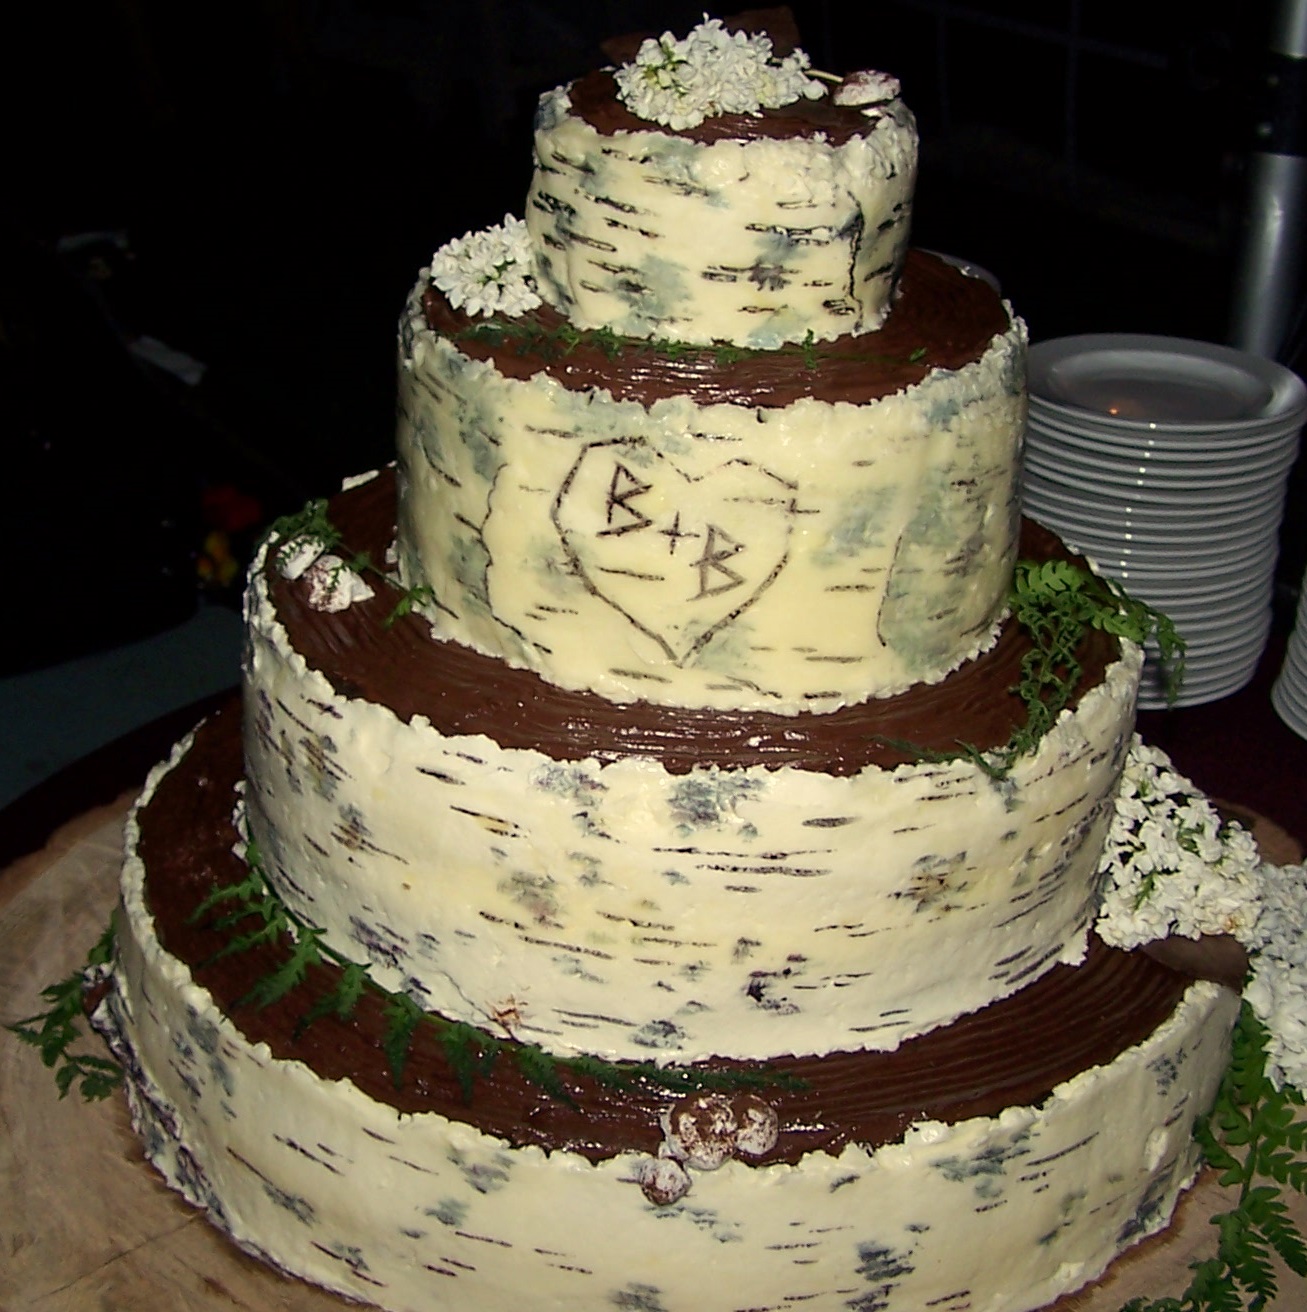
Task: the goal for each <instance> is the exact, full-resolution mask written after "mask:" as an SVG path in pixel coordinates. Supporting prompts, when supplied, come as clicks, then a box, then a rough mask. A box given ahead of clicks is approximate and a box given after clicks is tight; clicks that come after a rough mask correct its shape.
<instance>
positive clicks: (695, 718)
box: [267, 470, 1118, 775]
mask: <svg viewBox="0 0 1307 1312" xmlns="http://www.w3.org/2000/svg"><path fill="white" fill-rule="evenodd" d="M394 498H395V479H394V474H393V472H392V471H391V470H383V471H382V472H381V473H380V474H379V475H378V476H377V477H376V478H374V479H372V480H371V481H369V482H367V483H363V484H361V485H359V486H357V487H354V488H352V489H350V490H349V491H348V492H344V493H342V494H340V495H339V496H338V497H336V498H335V499H333V501H332V502H331V506H330V511H329V514H330V517H331V520H332V522H333V524H334V525H335V526H336V527H337V528H338V529H339V530H340V532H341V534H342V536H343V540H344V545H343V547H342V549H341V550H342V554H344V555H349V554H351V553H356V552H361V551H365V552H367V553H369V555H370V557H371V559H373V560H382V559H384V557H385V553H386V550H387V548H388V547H389V546H390V544H391V541H392V540H393V536H394V524H395V518H394V514H395V505H394ZM1020 554H1021V556H1023V557H1027V558H1032V559H1037V560H1046V559H1049V558H1055V557H1056V558H1064V559H1076V558H1075V557H1071V556H1070V555H1069V553H1068V552H1067V551H1066V549H1065V548H1064V547H1063V546H1062V545H1061V543H1060V542H1059V541H1058V539H1057V538H1056V537H1055V536H1054V535H1053V534H1052V533H1050V532H1049V531H1048V530H1047V529H1044V528H1041V527H1039V526H1038V525H1036V524H1033V523H1031V522H1029V521H1027V522H1026V523H1025V524H1024V525H1023V530H1022V539H1021V548H1020ZM267 568H268V580H269V587H270V589H271V595H272V599H273V602H274V605H275V607H276V611H277V615H278V617H279V618H280V620H281V621H282V623H283V624H284V625H285V627H286V630H287V633H288V635H289V637H290V641H291V644H292V646H293V647H294V648H295V649H296V650H297V651H298V652H299V653H300V654H301V655H302V656H303V657H304V658H305V659H306V660H307V661H308V663H309V664H310V665H311V666H313V667H314V668H316V669H318V670H320V671H321V672H322V674H323V675H324V676H325V677H326V678H327V680H328V681H329V682H330V683H331V684H332V686H333V687H334V688H335V689H336V691H337V692H339V693H340V694H341V695H342V696H347V697H362V698H365V699H367V700H369V701H372V702H377V703H380V704H382V705H385V706H389V707H390V708H391V709H392V710H393V711H394V713H395V714H396V715H397V716H398V717H399V718H400V719H402V720H404V721H411V720H412V719H413V717H414V716H419V715H420V716H425V717H426V718H427V719H428V720H429V721H430V722H431V724H432V726H433V727H434V728H435V729H436V730H438V731H439V732H440V733H442V734H445V735H448V736H456V735H462V734H484V735H486V736H487V737H489V738H493V739H494V740H495V741H496V742H498V743H499V744H500V745H501V746H503V747H507V748H524V749H536V750H538V751H541V752H543V753H545V754H546V755H548V756H551V757H553V758H554V759H555V760H566V761H575V760H583V759H586V758H591V757H592V758H594V759H596V760H599V761H612V760H616V759H619V758H622V757H627V756H633V755H635V756H647V757H651V758H653V759H654V760H657V761H659V762H660V763H661V764H662V765H663V766H664V768H666V769H667V770H669V771H671V772H672V773H676V774H681V773H685V772H687V771H689V770H691V769H693V768H695V767H696V766H699V767H704V766H718V767H721V768H723V769H738V768H742V767H747V766H756V765H761V766H769V767H779V766H794V767H797V768H799V769H805V770H820V771H824V772H826V773H828V774H836V775H850V774H854V773H856V772H857V771H858V770H861V769H863V768H864V767H865V766H868V765H876V766H881V767H884V768H893V767H894V766H896V765H900V764H903V763H905V762H909V761H912V760H915V759H918V754H929V753H938V752H954V751H956V750H957V749H958V747H959V745H960V744H964V743H965V744H967V745H969V746H971V747H975V748H978V749H980V750H982V751H984V750H988V749H991V748H995V747H1001V746H1003V745H1005V744H1006V743H1007V742H1008V740H1009V738H1010V737H1011V735H1012V732H1013V730H1014V728H1015V727H1016V726H1017V725H1018V724H1020V723H1023V722H1024V718H1025V706H1024V703H1023V702H1022V701H1021V699H1020V697H1019V696H1018V695H1017V694H1016V692H1015V691H1014V688H1015V687H1016V685H1017V684H1018V683H1019V681H1020V678H1021V663H1022V660H1023V658H1024V657H1025V655H1026V653H1027V652H1029V651H1030V647H1031V644H1030V639H1029V637H1028V636H1027V635H1026V634H1025V633H1024V631H1023V630H1022V629H1021V628H1020V626H1018V625H1017V624H1015V623H1013V622H1010V621H1009V622H1008V623H1007V624H1005V625H1004V627H1003V630H1002V632H1001V633H1000V635H999V638H998V641H997V642H996V643H995V644H994V646H993V647H992V648H991V649H990V650H989V651H987V652H985V653H984V654H982V655H981V656H979V657H977V658H976V659H975V660H972V661H969V662H967V663H966V664H964V665H963V666H962V667H961V668H959V669H957V670H955V671H954V672H953V673H952V674H951V675H949V677H948V678H947V679H945V680H944V681H943V682H942V683H938V684H932V685H929V686H924V685H923V686H918V687H915V688H911V689H909V690H908V691H907V692H905V693H901V694H899V695H897V696H894V697H886V698H874V699H871V700H869V701H865V702H861V703H858V704H857V705H853V706H847V707H844V708H842V709H840V710H837V711H830V712H826V713H823V714H800V715H782V714H777V713H771V712H765V711H718V710H701V709H698V708H681V707H669V706H651V705H649V704H647V703H643V702H633V703H630V702H628V703H619V702H610V701H607V700H605V699H604V698H602V697H599V696H596V695H595V694H593V693H587V692H573V691H569V690H567V689H563V688H559V687H556V686H555V685H553V684H551V683H548V682H546V681H545V680H544V679H542V678H540V676H539V675H537V674H535V673H533V672H531V671H528V670H519V669H513V668H511V667H510V666H508V665H506V664H504V663H503V662H502V661H500V660H497V659H495V658H493V657H490V656H485V655H482V654H481V653H479V652H476V651H473V650H472V649H470V648H468V647H463V646H461V645H459V644H457V643H454V642H446V641H437V640H434V639H433V638H432V637H431V632H430V629H429V627H428V625H427V623H426V621H425V620H423V619H422V618H421V617H419V616H417V615H413V614H410V615H406V616H403V617H401V618H400V619H399V620H398V621H396V622H394V623H391V624H389V625H388V623H387V621H388V619H389V618H390V615H391V612H392V611H393V610H394V607H395V603H396V600H397V594H396V593H395V592H393V591H392V590H391V589H389V588H387V587H385V586H384V585H383V586H378V587H377V589H376V594H377V595H375V596H374V597H373V598H372V599H371V600H369V601H364V602H358V603H355V604H354V605H352V606H351V607H349V609H348V610H346V611H343V612H340V613H335V614H332V613H322V612H319V611H316V610H314V609H313V608H312V607H311V606H310V605H309V601H308V585H307V584H306V583H305V582H304V581H302V580H299V581H296V582H288V581H287V580H285V579H283V578H282V577H281V576H280V574H278V573H277V571H276V569H275V567H267ZM1117 654H1118V647H1117V642H1116V639H1115V638H1112V637H1111V636H1109V635H1108V634H1106V633H1103V632H1101V631H1099V630H1092V631H1090V632H1089V633H1088V634H1087V635H1086V637H1085V639H1084V641H1083V642H1082V644H1081V650H1080V652H1079V654H1078V658H1079V660H1080V663H1081V666H1082V669H1083V673H1082V676H1081V680H1080V683H1079V685H1078V692H1077V697H1078V695H1079V693H1082V692H1083V691H1085V690H1086V689H1088V688H1091V687H1093V686H1095V685H1097V684H1098V683H1099V682H1100V681H1101V680H1102V677H1103V672H1104V670H1105V669H1106V667H1107V665H1108V664H1109V663H1110V662H1111V661H1112V660H1113V659H1115V657H1116V656H1117ZM908 745H910V746H908Z"/></svg>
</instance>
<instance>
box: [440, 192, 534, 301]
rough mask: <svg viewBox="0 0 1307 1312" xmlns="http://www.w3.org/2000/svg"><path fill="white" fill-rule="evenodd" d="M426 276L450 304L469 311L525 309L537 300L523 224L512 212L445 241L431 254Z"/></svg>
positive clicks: (529, 245)
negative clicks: (494, 221)
mask: <svg viewBox="0 0 1307 1312" xmlns="http://www.w3.org/2000/svg"><path fill="white" fill-rule="evenodd" d="M430 278H431V281H432V282H433V283H435V285H436V286H437V287H439V288H440V290H441V291H442V292H444V293H445V295H446V296H448V297H449V303H450V304H451V305H452V306H453V307H454V308H455V309H463V310H466V311H467V312H468V314H487V315H489V314H524V313H525V312H526V311H527V310H534V309H535V307H536V306H537V305H539V304H540V297H539V296H538V295H537V294H536V289H535V282H534V280H533V279H532V277H531V242H530V238H529V237H528V236H527V230H526V224H525V223H524V222H523V221H522V220H521V219H515V218H514V217H513V216H512V215H511V214H505V215H504V221H503V223H500V224H496V225H495V226H494V227H492V228H484V229H482V231H480V232H468V233H464V235H463V236H461V237H455V238H454V240H453V241H449V242H446V243H445V244H444V245H443V246H442V247H441V248H440V249H439V250H438V251H437V252H436V253H435V254H434V255H433V256H432V257H431V269H430Z"/></svg>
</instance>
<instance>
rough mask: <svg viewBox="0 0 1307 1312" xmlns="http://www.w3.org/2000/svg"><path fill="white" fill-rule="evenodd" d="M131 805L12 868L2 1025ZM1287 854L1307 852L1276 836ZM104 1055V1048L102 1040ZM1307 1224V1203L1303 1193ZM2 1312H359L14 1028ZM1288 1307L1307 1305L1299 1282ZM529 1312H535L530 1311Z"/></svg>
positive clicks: (69, 952) (4, 1156) (1207, 1181)
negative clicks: (197, 1191)
mask: <svg viewBox="0 0 1307 1312" xmlns="http://www.w3.org/2000/svg"><path fill="white" fill-rule="evenodd" d="M127 803H128V799H127V797H126V796H124V797H120V798H118V799H116V800H115V801H113V802H112V803H110V804H108V805H106V806H101V807H98V808H95V809H93V810H91V811H88V812H87V813H86V814H84V815H82V816H80V817H78V818H77V819H76V820H74V821H72V822H71V823H69V824H67V825H65V826H64V827H62V828H61V829H60V830H59V831H58V832H57V833H56V834H55V835H54V836H53V838H52V839H51V841H50V842H49V843H48V844H47V845H46V847H45V848H43V849H42V850H41V851H39V852H37V853H33V854H31V855H29V856H27V857H26V858H24V859H22V860H20V861H18V862H16V863H14V864H12V865H11V866H10V867H9V868H8V869H7V870H5V871H3V873H0V1025H9V1024H12V1023H14V1022H15V1021H17V1020H19V1019H21V1018H23V1017H25V1016H27V1015H30V1014H32V1013H33V1012H36V1011H39V1010H40V1006H41V1004H40V1000H39V994H40V991H41V989H42V988H44V987H45V986H46V985H47V984H50V983H53V982H55V981H57V980H60V979H62V978H64V977H66V976H67V975H68V974H69V973H70V972H71V971H72V970H74V969H75V968H76V967H77V966H78V965H79V964H80V963H81V962H82V961H83V960H84V959H85V955H86V952H87V950H88V948H89V947H90V945H91V944H92V943H93V942H94V941H95V940H96V939H97V938H98V937H99V935H100V932H101V930H102V928H103V926H104V924H105V922H106V919H107V917H108V914H109V910H110V908H111V906H112V904H113V901H114V896H115V889H116V879H117V870H118V864H119V859H120V850H121V836H122V823H123V819H124V816H125V814H126V809H127ZM1264 841H1265V842H1266V844H1267V846H1268V847H1271V848H1273V849H1274V851H1275V853H1276V854H1277V855H1284V856H1295V855H1297V854H1299V852H1300V849H1298V848H1297V845H1296V844H1295V843H1294V842H1293V840H1291V839H1289V838H1288V836H1287V835H1285V834H1283V833H1282V832H1281V831H1278V830H1277V829H1275V828H1274V827H1272V828H1270V829H1268V830H1266V831H1265V833H1264ZM87 1043H88V1045H93V1046H92V1050H98V1041H96V1040H94V1039H93V1038H89V1037H88V1039H87ZM1226 1205H1227V1201H1226V1195H1225V1194H1224V1192H1223V1191H1222V1190H1220V1189H1218V1188H1217V1186H1216V1185H1215V1183H1214V1181H1213V1180H1212V1179H1211V1177H1210V1176H1208V1177H1205V1178H1204V1179H1203V1180H1202V1181H1200V1183H1199V1185H1198V1186H1197V1187H1196V1188H1195V1189H1194V1191H1193V1192H1192V1193H1191V1194H1190V1195H1189V1196H1188V1197H1187V1198H1186V1199H1185V1200H1184V1202H1183V1203H1182V1204H1181V1209H1180V1213H1179V1216H1178V1222H1177V1224H1176V1225H1174V1226H1173V1227H1172V1228H1171V1229H1170V1230H1169V1231H1167V1232H1166V1234H1164V1235H1161V1236H1158V1237H1156V1238H1154V1239H1151V1240H1147V1241H1145V1243H1144V1244H1142V1245H1140V1247H1139V1248H1138V1249H1136V1250H1134V1251H1133V1252H1131V1253H1130V1254H1127V1255H1126V1257H1125V1258H1123V1259H1122V1260H1121V1261H1119V1262H1118V1263H1116V1264H1115V1265H1114V1266H1113V1268H1112V1269H1111V1270H1110V1271H1109V1273H1108V1275H1107V1276H1106V1277H1105V1279H1104V1280H1103V1281H1101V1282H1099V1283H1098V1284H1097V1285H1095V1286H1093V1287H1092V1288H1090V1289H1089V1290H1087V1291H1084V1292H1082V1293H1080V1294H1077V1295H1072V1296H1069V1297H1067V1298H1065V1299H1063V1300H1062V1301H1061V1302H1060V1303H1059V1304H1058V1305H1057V1308H1058V1312H1116V1309H1118V1308H1120V1306H1121V1305H1122V1303H1124V1302H1125V1301H1126V1300H1128V1299H1130V1298H1132V1297H1135V1296H1136V1295H1139V1294H1146V1295H1149V1296H1153V1297H1157V1296H1160V1295H1163V1294H1176V1293H1178V1292H1179V1291H1180V1290H1181V1289H1182V1288H1183V1287H1184V1285H1185V1283H1186V1281H1187V1278H1188V1277H1187V1271H1188V1266H1189V1264H1190V1262H1192V1261H1193V1260H1195V1258H1199V1257H1204V1256H1207V1255H1209V1254H1210V1252H1211V1251H1212V1246H1213V1244H1214V1241H1215V1231H1214V1229H1213V1227H1212V1226H1210V1225H1209V1224H1208V1218H1209V1217H1210V1216H1211V1215H1212V1214H1213V1213H1215V1212H1218V1211H1220V1210H1223V1208H1224V1207H1225V1206H1226ZM1292 1206H1293V1208H1294V1212H1295V1217H1296V1220H1297V1224H1298V1225H1299V1227H1300V1228H1302V1229H1304V1230H1307V1199H1303V1198H1301V1197H1295V1198H1294V1199H1293V1200H1292ZM0 1254H3V1255H4V1257H3V1260H0V1307H2V1308H4V1309H5V1310H6V1312H92V1310H94V1312H140V1309H142V1308H154V1307H157V1306H159V1293H160V1291H161V1290H167V1291H168V1301H167V1306H168V1308H169V1309H170V1312H230V1310H231V1309H237V1308H240V1309H258V1310H259V1312H343V1309H344V1308H345V1307H346V1306H348V1305H347V1304H346V1303H344V1302H343V1301H342V1300H340V1299H337V1298H335V1297H334V1296H332V1295H330V1294H326V1293H324V1292H323V1291H321V1290H317V1289H314V1288H312V1287H310V1286H308V1285H305V1284H302V1283H300V1282H298V1281H295V1280H291V1279H288V1278H286V1277H283V1276H281V1275H280V1274H278V1273H277V1272H275V1271H273V1270H271V1269H269V1268H267V1267H264V1266H263V1265H261V1264H260V1263H258V1262H256V1261H255V1260H253V1259H252V1258H249V1257H247V1256H246V1255H244V1254H243V1253H241V1252H240V1251H238V1250H237V1249H236V1248H235V1247H234V1246H232V1245H231V1244H229V1243H228V1242H227V1241H226V1240H225V1239H224V1238H223V1237H222V1236H221V1235H220V1234H219V1233H218V1232H217V1231H216V1230H215V1229H213V1228H212V1227H211V1226H209V1225H208V1224H206V1223H205V1221H204V1219H203V1216H202V1214H201V1213H200V1212H198V1211H197V1210H196V1209H194V1208H192V1207H191V1206H190V1205H189V1204H187V1203H186V1202H184V1201H183V1200H182V1199H181V1198H180V1197H179V1196H177V1195H176V1194H174V1193H173V1192H172V1191H171V1190H169V1189H167V1188H166V1187H165V1186H164V1184H163V1182H162V1180H161V1179H160V1178H159V1177H158V1176H157V1175H156V1174H155V1173H154V1171H153V1170H152V1168H150V1167H149V1166H148V1164H147V1163H146V1162H145V1160H144V1157H143V1155H142V1153H141V1149H140V1146H139V1144H138V1143H137V1140H136V1138H135V1136H134V1135H133V1134H132V1132H131V1128H130V1125H129V1124H128V1118H127V1112H126V1107H125V1103H124V1100H123V1098H122V1097H121V1095H117V1096H115V1097H113V1098H111V1099H109V1100H107V1101H105V1102H98V1103H91V1104H84V1103H82V1102H81V1101H80V1100H79V1099H78V1098H77V1097H76V1096H75V1095H70V1096H69V1097H68V1098H66V1099H63V1100H60V1099H59V1098H58V1096H57V1094H56V1090H55V1087H54V1081H53V1078H52V1075H51V1072H49V1071H48V1070H46V1069H45V1068H44V1067H43V1066H42V1064H41V1062H40V1060H39V1058H38V1055H37V1053H36V1051H35V1049H33V1048H31V1047H28V1046H27V1045H24V1044H22V1043H20V1042H19V1041H18V1040H17V1038H16V1037H15V1036H14V1035H13V1034H12V1033H10V1032H9V1031H8V1030H7V1029H4V1030H0ZM1282 1284H1283V1287H1285V1288H1287V1289H1288V1290H1289V1293H1287V1294H1286V1295H1285V1296H1284V1299H1283V1300H1282V1305H1283V1306H1301V1298H1300V1294H1301V1289H1302V1286H1301V1285H1300V1284H1298V1285H1296V1292H1295V1284H1296V1278H1295V1277H1292V1276H1288V1275H1286V1276H1285V1277H1284V1281H1283V1282H1282ZM523 1312H527V1310H526V1309H524V1310H523Z"/></svg>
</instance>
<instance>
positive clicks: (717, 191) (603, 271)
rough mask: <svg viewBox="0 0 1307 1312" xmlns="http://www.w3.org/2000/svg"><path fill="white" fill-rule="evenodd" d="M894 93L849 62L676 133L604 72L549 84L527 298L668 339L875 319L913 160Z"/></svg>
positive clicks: (907, 117) (898, 246)
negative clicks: (640, 111) (828, 76)
mask: <svg viewBox="0 0 1307 1312" xmlns="http://www.w3.org/2000/svg"><path fill="white" fill-rule="evenodd" d="M815 87H816V84H815V83H814V89H815ZM896 93H897V84H896V83H895V82H894V81H893V79H884V78H878V77H872V76H868V75H865V74H855V75H853V76H851V77H850V78H848V79H845V80H844V81H843V82H834V83H829V84H821V91H820V94H819V95H817V96H815V97H813V98H809V97H807V96H803V97H800V98H799V99H797V100H795V101H793V102H792V103H790V104H787V105H782V106H780V107H778V108H764V109H759V110H758V111H756V112H754V113H724V114H716V115H714V116H713V117H710V118H707V119H705V120H704V121H703V122H701V123H698V124H697V125H695V126H692V127H687V128H680V129H676V128H672V127H667V126H662V125H660V124H658V123H654V122H649V121H647V120H645V119H642V118H639V117H637V116H636V115H635V114H633V113H632V112H631V110H630V109H628V108H627V106H626V105H625V104H624V103H623V102H622V100H621V99H620V98H619V97H618V95H617V83H616V81H615V80H614V75H613V74H612V73H611V72H607V71H600V72H595V73H591V74H589V75H587V76H586V77H583V78H581V79H580V80H579V81H577V82H575V83H573V84H572V85H571V86H570V87H567V88H560V89H559V90H556V91H553V92H551V93H549V94H547V95H546V96H544V97H543V98H542V100H541V104H540V110H539V114H538V116H537V121H536V134H535V159H536V163H535V177H534V181H533V183H532V187H531V192H530V197H529V200H528V203H527V210H526V223H527V226H528V229H529V230H530V234H531V242H532V246H533V248H534V259H535V281H536V285H537V289H538V291H539V293H540V295H541V296H543V297H544V299H545V300H546V301H547V302H548V303H549V304H550V305H552V306H553V307H554V309H556V310H558V311H559V312H560V313H561V314H563V315H565V316H566V317H567V318H568V319H569V320H571V322H572V323H573V324H574V325H575V326H577V327H579V328H606V329H611V330H612V331H614V332H617V333H620V334H622V335H624V336H630V337H653V338H669V339H674V340H677V341H681V342H699V343H702V342H712V341H722V342H731V343H735V344H737V345H742V346H749V347H761V348H764V349H768V348H772V347H776V346H780V345H781V344H783V343H786V342H800V341H804V340H806V339H808V338H809V336H811V339H813V340H816V341H829V340H832V339H834V338H836V337H841V336H847V335H849V334H855V333H861V332H867V331H871V330H873V329H876V328H878V327H880V325H881V324H882V322H883V321H884V319H885V316H886V314H887V313H888V311H889V307H890V303H891V301H892V298H893V296H894V290H895V287H896V284H897V282H898V277H899V272H900V270H901V268H902V263H903V256H904V253H905V250H906V248H907V242H908V227H909V219H910V216H911V207H912V191H913V184H914V180H915V176H916V163H917V132H916V126H915V123H914V121H913V118H912V114H911V112H910V111H909V110H908V108H907V107H906V106H905V105H904V104H903V102H902V101H901V100H900V99H899V98H898V96H897V94H896ZM851 101H859V102H860V103H842V102H851Z"/></svg>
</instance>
